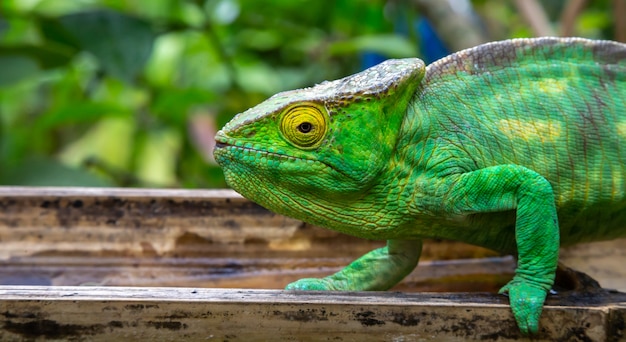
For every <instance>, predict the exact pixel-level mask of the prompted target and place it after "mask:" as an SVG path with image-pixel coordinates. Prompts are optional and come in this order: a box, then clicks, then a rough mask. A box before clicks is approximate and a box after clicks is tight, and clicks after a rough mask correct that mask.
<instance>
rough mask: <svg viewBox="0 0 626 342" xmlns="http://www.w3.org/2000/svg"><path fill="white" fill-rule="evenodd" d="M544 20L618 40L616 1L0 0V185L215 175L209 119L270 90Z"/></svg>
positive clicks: (541, 28) (223, 117) (180, 182)
mask: <svg viewBox="0 0 626 342" xmlns="http://www.w3.org/2000/svg"><path fill="white" fill-rule="evenodd" d="M545 35H552V36H582V37H587V38H593V39H610V40H618V41H626V1H625V0H613V1H611V0H596V1H585V0H569V1H566V0H549V1H548V0H546V1H530V0H519V1H513V0H511V1H499V0H480V1H479V0H477V1H469V0H429V1H427V0H412V1H406V0H403V1H401V0H396V1H393V0H387V1H383V0H336V1H322V0H289V1H281V0H275V1H270V0H187V1H185V0H150V1H147V0H71V1H70V0H2V1H0V132H1V136H0V165H1V167H0V185H54V186H122V187H183V188H220V187H225V186H226V184H225V183H224V180H223V177H222V172H221V170H220V169H219V168H218V167H217V166H216V164H215V162H214V161H213V159H212V156H211V151H212V148H213V146H212V145H213V135H214V133H215V131H216V130H217V129H219V128H220V127H221V126H222V125H223V124H225V123H226V122H227V121H228V120H230V119H231V118H232V116H234V115H235V114H237V113H239V112H241V111H243V110H245V109H247V108H249V107H251V106H254V105H255V104H257V103H259V102H261V101H263V100H264V99H266V98H267V97H269V96H271V95H273V94H274V93H277V92H279V91H282V90H287V89H293V88H301V87H306V86H311V85H313V84H315V83H319V82H321V81H323V80H331V79H336V78H340V77H343V76H346V75H349V74H352V73H355V72H358V71H360V70H362V69H365V68H367V67H370V66H372V65H375V64H377V63H379V62H380V61H382V60H384V59H387V58H402V57H413V56H417V57H420V58H422V59H424V60H425V61H426V62H427V63H430V62H432V61H434V60H437V59H439V58H441V57H443V56H445V55H447V54H449V53H451V52H454V51H457V50H460V49H463V48H468V47H472V46H475V45H478V44H480V43H484V42H488V41H493V40H501V39H507V38H514V37H533V36H545Z"/></svg>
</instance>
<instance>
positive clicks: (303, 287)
mask: <svg viewBox="0 0 626 342" xmlns="http://www.w3.org/2000/svg"><path fill="white" fill-rule="evenodd" d="M285 290H292V291H330V290H333V288H332V286H331V284H329V283H328V282H327V281H325V280H324V279H318V278H305V279H300V280H297V281H294V282H293V283H290V284H288V285H287V286H286V287H285Z"/></svg>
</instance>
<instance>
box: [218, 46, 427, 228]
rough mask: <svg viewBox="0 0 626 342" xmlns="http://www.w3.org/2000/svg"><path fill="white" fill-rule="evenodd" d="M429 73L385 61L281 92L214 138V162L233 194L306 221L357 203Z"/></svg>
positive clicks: (415, 64) (406, 62)
mask: <svg viewBox="0 0 626 342" xmlns="http://www.w3.org/2000/svg"><path fill="white" fill-rule="evenodd" d="M424 71H425V67H424V63H423V62H422V61H421V60H419V59H416V58H413V59H400V60H388V61H386V62H383V63H381V64H379V65H377V66H374V67H372V68H369V69H367V70H365V71H363V72H361V73H358V74H355V75H352V76H348V77H346V78H343V79H339V80H335V81H331V82H324V83H322V84H318V85H316V86H314V87H311V88H305V89H298V90H292V91H286V92H282V93H279V94H276V95H274V96H272V97H271V98H269V99H267V100H266V101H264V102H262V103H261V104H259V105H257V106H256V107H253V108H251V109H248V110H247V111H245V112H243V113H240V114H238V115H237V116H235V117H234V118H233V119H232V120H231V121H230V122H229V123H228V124H226V125H225V126H224V128H223V129H222V130H220V131H219V132H218V133H217V135H216V137H215V139H216V148H215V150H214V155H215V159H216V160H217V162H218V163H219V164H220V166H222V168H223V170H224V174H225V176H226V181H227V182H228V184H229V185H230V186H231V187H232V188H233V189H235V190H236V191H238V192H239V193H241V194H242V195H244V196H245V197H247V198H249V199H251V200H253V201H255V202H257V203H259V204H261V205H263V206H265V207H268V208H270V209H272V210H274V211H277V212H279V213H282V214H287V215H289V216H292V217H293V216H295V217H298V218H300V219H303V220H305V221H306V218H307V217H309V216H310V215H311V213H315V212H316V207H319V205H320V204H324V203H329V202H334V201H346V200H349V201H354V200H356V199H358V198H359V197H361V196H362V195H363V194H364V193H365V192H367V190H368V189H369V188H371V187H372V186H373V184H374V183H375V180H376V178H377V177H376V176H377V175H378V174H379V173H380V172H381V171H382V169H383V168H384V167H385V166H386V165H387V163H388V160H389V158H390V156H391V154H392V153H393V149H394V146H395V143H396V137H397V134H398V131H399V129H400V125H401V124H402V120H403V118H404V115H405V113H406V111H407V106H408V103H409V101H410V100H411V98H412V97H413V94H414V93H415V90H416V88H417V87H418V85H419V83H420V80H421V79H422V77H423V76H424ZM298 208H299V209H298ZM294 211H295V212H294ZM309 221H311V220H309Z"/></svg>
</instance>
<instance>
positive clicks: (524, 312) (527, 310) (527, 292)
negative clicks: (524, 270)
mask: <svg viewBox="0 0 626 342" xmlns="http://www.w3.org/2000/svg"><path fill="white" fill-rule="evenodd" d="M499 293H500V294H508V296H509V302H510V305H511V311H513V316H514V317H515V321H516V322H517V326H518V327H519V329H520V331H521V332H522V333H523V334H524V335H529V334H530V335H534V334H537V332H538V331H539V317H540V316H541V309H542V308H543V302H544V301H545V299H546V294H547V291H546V290H544V289H542V288H540V287H537V286H535V285H532V284H529V283H527V282H524V281H520V280H515V279H513V280H512V281H511V282H509V283H508V284H507V285H505V286H504V287H503V288H502V289H500V291H499Z"/></svg>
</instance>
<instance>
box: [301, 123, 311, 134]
mask: <svg viewBox="0 0 626 342" xmlns="http://www.w3.org/2000/svg"><path fill="white" fill-rule="evenodd" d="M311 130H313V125H312V124H311V123H310V122H303V123H301V124H299V125H298V131H300V132H301V133H309V132H310V131H311Z"/></svg>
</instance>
